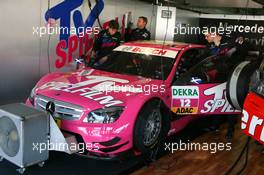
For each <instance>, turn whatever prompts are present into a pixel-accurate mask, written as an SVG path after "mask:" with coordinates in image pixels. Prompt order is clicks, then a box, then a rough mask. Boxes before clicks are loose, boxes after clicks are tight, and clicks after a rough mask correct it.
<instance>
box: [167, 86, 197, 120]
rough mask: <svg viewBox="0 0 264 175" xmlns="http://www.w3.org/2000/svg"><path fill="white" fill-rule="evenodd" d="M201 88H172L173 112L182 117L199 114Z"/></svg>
mask: <svg viewBox="0 0 264 175" xmlns="http://www.w3.org/2000/svg"><path fill="white" fill-rule="evenodd" d="M198 106H199V88H198V87H197V86H172V107H171V110H172V111H173V112H174V113H176V114H180V115H185V114H197V112H198Z"/></svg>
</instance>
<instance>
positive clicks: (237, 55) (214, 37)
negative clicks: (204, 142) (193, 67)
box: [205, 32, 248, 141]
mask: <svg viewBox="0 0 264 175" xmlns="http://www.w3.org/2000/svg"><path fill="white" fill-rule="evenodd" d="M205 39H206V40H207V42H208V49H209V50H210V52H211V54H213V55H218V56H222V57H223V59H225V58H226V57H227V58H229V59H228V63H227V64H228V65H231V67H229V68H230V69H232V68H233V66H232V65H236V64H237V63H239V62H241V61H243V60H244V59H245V57H246V55H247V52H248V46H247V44H246V43H245V42H244V38H243V37H241V36H240V37H238V38H237V39H236V41H234V42H232V40H231V39H229V38H227V37H224V36H222V35H220V34H218V33H217V32H215V33H207V34H205ZM222 57H221V58H222ZM223 61H224V60H223ZM220 66H223V65H220ZM227 68H228V67H227ZM220 70H222V71H226V69H225V68H223V67H222V68H220V69H219V73H221V71H220ZM223 75H225V73H223ZM225 76H226V75H225ZM225 76H223V77H222V78H225ZM238 117H239V116H238V115H229V116H228V117H227V122H228V130H227V134H226V139H227V140H228V141H231V140H232V138H233V135H234V131H235V124H236V121H237V118H238ZM219 125H220V121H219V119H218V118H213V121H212V126H211V127H209V130H211V131H219Z"/></svg>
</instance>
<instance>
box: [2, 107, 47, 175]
mask: <svg viewBox="0 0 264 175" xmlns="http://www.w3.org/2000/svg"><path fill="white" fill-rule="evenodd" d="M48 137H49V117H48V116H47V114H46V113H45V112H42V111H39V110H36V109H34V108H32V107H28V106H26V105H24V104H20V103H16V104H10V105H4V106H0V160H3V159H6V160H8V161H9V162H12V163H14V164H15V165H17V166H18V167H19V169H18V171H19V173H21V174H23V173H24V171H25V168H26V167H29V166H31V165H34V164H39V165H43V162H44V161H46V160H48V157H49V154H48V153H49V151H48V150H44V151H42V152H40V151H39V150H35V149H34V146H33V145H34V144H47V142H48Z"/></svg>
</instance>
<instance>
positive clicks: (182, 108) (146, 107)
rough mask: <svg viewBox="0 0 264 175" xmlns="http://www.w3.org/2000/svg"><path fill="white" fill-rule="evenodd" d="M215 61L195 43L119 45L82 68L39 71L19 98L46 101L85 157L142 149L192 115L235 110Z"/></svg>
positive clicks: (41, 105)
mask: <svg viewBox="0 0 264 175" xmlns="http://www.w3.org/2000/svg"><path fill="white" fill-rule="evenodd" d="M102 60H103V61H102ZM221 64H222V61H221V58H220V57H216V56H210V57H208V54H207V50H206V48H205V47H204V46H202V45H192V44H184V43H166V44H163V43H161V42H158V41H151V42H130V43H125V44H123V45H121V46H119V47H117V48H116V49H115V50H114V51H113V52H112V53H111V54H110V55H109V56H107V57H104V58H102V59H101V60H99V62H96V63H95V64H93V65H90V66H88V67H87V68H82V69H79V70H77V71H75V72H69V73H50V74H48V75H46V76H44V77H43V78H42V79H41V80H40V81H39V82H38V83H37V85H36V86H35V87H34V88H33V90H32V92H31V95H30V97H29V98H28V100H27V104H28V105H32V106H34V107H35V108H37V109H41V110H45V109H46V106H47V103H48V102H51V103H53V104H54V105H55V111H54V118H55V119H56V121H57V123H58V125H59V127H60V129H61V130H62V131H63V132H65V133H68V134H71V135H74V136H75V137H76V139H77V141H78V142H79V143H85V145H86V152H85V153H84V154H85V155H87V156H90V157H99V158H113V157H118V156H120V155H122V154H123V153H127V152H132V153H135V154H136V153H144V154H145V153H146V154H148V153H150V152H151V151H153V150H154V149H155V147H156V146H157V145H158V144H159V143H161V142H162V140H163V139H164V138H166V136H167V135H171V134H173V133H177V132H179V131H180V130H182V129H183V128H184V127H186V125H187V124H188V123H190V122H191V121H192V120H193V119H194V118H197V116H201V115H212V114H235V113H239V112H240V111H236V110H235V109H233V108H232V107H231V105H230V104H229V103H228V101H227V98H226V80H227V78H225V77H228V76H227V75H225V74H227V73H228V71H226V70H223V69H224V67H223V66H221ZM223 77H224V78H223Z"/></svg>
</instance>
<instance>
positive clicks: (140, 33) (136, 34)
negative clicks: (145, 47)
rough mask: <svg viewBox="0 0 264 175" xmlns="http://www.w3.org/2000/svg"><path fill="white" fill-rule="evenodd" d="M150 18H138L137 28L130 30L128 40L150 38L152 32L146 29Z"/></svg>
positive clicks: (127, 35) (126, 38) (126, 37)
mask: <svg viewBox="0 0 264 175" xmlns="http://www.w3.org/2000/svg"><path fill="white" fill-rule="evenodd" d="M147 23H148V19H147V18H146V17H144V16H141V17H139V18H138V21H137V28H136V29H133V30H132V31H128V32H127V33H126V35H125V40H126V41H137V40H150V37H151V33H150V32H149V31H148V30H147V29H146V26H147Z"/></svg>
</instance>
